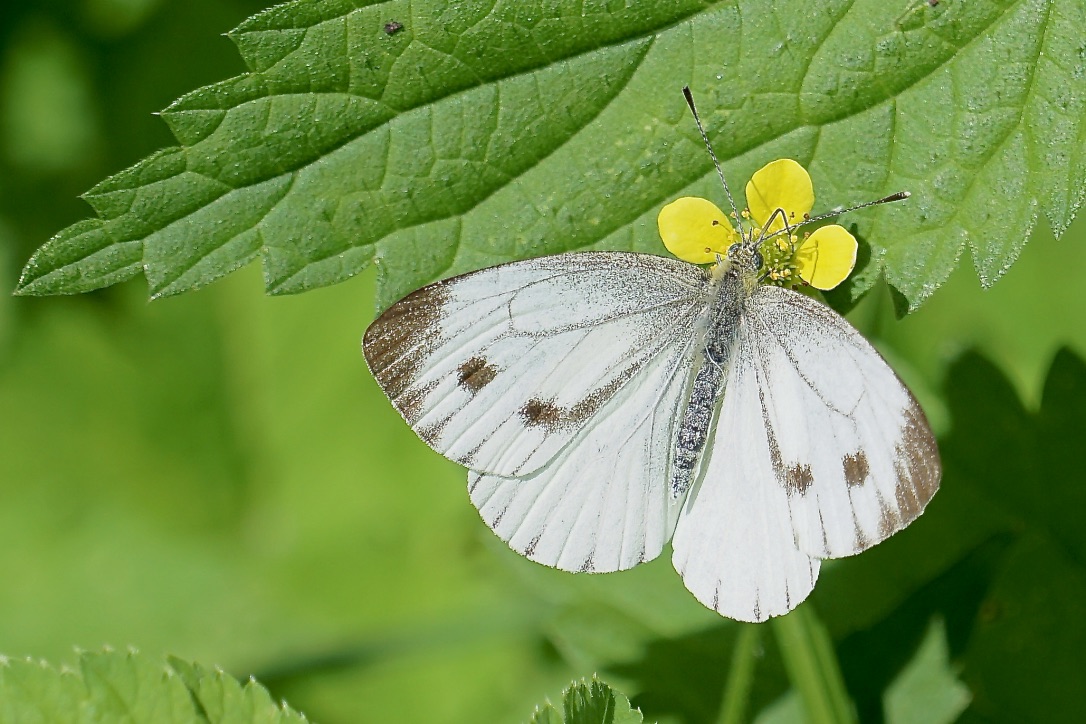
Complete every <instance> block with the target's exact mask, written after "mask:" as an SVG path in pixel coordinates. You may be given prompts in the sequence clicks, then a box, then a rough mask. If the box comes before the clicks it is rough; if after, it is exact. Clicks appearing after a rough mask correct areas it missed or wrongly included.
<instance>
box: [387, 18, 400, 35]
mask: <svg viewBox="0 0 1086 724" xmlns="http://www.w3.org/2000/svg"><path fill="white" fill-rule="evenodd" d="M401 30H403V23H400V22H397V21H395V20H390V21H388V22H387V23H385V34H386V35H395V34H396V33H398V32H400V31H401Z"/></svg>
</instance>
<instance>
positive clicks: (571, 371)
mask: <svg viewBox="0 0 1086 724" xmlns="http://www.w3.org/2000/svg"><path fill="white" fill-rule="evenodd" d="M706 285H707V276H706V274H705V273H704V272H703V271H702V270H700V269H698V268H697V267H693V266H691V265H689V264H685V263H683V262H680V261H678V260H675V259H667V258H663V257H657V256H650V255H645V254H629V253H621V252H584V253H569V254H558V255H555V256H549V257H540V258H537V259H529V260H525V261H521V262H513V263H510V264H502V265H500V266H496V267H490V268H488V269H483V270H481V271H478V272H473V273H470V274H464V275H462V276H459V277H454V278H452V279H448V280H445V281H442V282H437V283H436V284H431V285H430V286H427V287H423V288H422V289H420V290H418V291H416V292H414V293H413V294H411V295H409V296H407V297H406V298H404V299H403V300H401V301H399V302H397V303H396V304H394V305H393V306H392V307H390V308H389V309H388V310H387V311H386V312H385V313H384V314H382V315H381V316H380V317H379V318H378V319H377V320H376V321H375V322H374V323H373V324H372V325H371V326H370V328H369V329H368V330H367V332H366V336H365V339H364V342H363V347H364V350H365V355H366V361H367V362H368V364H369V365H370V369H371V370H372V371H373V373H374V376H375V377H376V379H377V381H378V383H379V384H380V385H381V387H382V388H383V389H384V391H385V393H386V394H387V395H388V396H389V399H390V400H391V401H392V403H393V404H394V405H395V406H396V408H397V409H398V410H399V411H400V413H401V414H402V415H403V416H404V418H405V419H406V420H407V422H408V424H410V425H411V427H412V428H413V429H414V430H415V431H416V432H417V433H418V434H419V436H420V437H421V438H422V439H423V440H424V441H426V443H427V444H429V445H430V446H431V447H432V448H434V449H435V450H437V451H438V452H440V453H441V454H443V455H445V456H446V457H448V458H451V459H452V460H455V461H457V462H459V463H461V464H463V465H465V466H466V467H469V468H471V469H473V470H477V471H481V472H487V473H491V474H494V475H503V476H526V475H529V474H531V473H532V472H534V471H536V470H538V469H540V468H541V467H542V466H544V465H545V464H546V463H547V462H548V461H550V460H551V459H552V458H554V456H555V455H556V454H557V453H558V452H559V451H560V450H562V449H563V448H564V447H565V446H566V445H567V444H568V443H569V441H570V440H571V439H572V438H573V437H574V436H575V435H576V434H577V433H578V431H579V430H580V429H581V428H582V427H584V426H585V425H586V424H587V423H588V421H589V420H591V419H593V418H594V416H595V415H597V414H598V413H599V411H600V410H601V409H602V408H603V407H604V406H605V405H606V404H607V402H608V401H609V400H610V399H611V398H612V397H614V396H615V395H616V394H617V393H618V391H619V390H620V389H622V388H623V387H624V386H625V385H626V384H627V383H628V382H631V381H632V380H633V379H634V378H635V377H636V376H637V375H638V373H639V371H640V370H641V369H642V368H643V367H645V366H646V365H648V364H649V363H650V362H651V361H652V360H654V359H656V358H657V357H658V356H659V355H661V354H662V353H665V351H667V350H673V349H674V348H675V347H676V345H680V346H681V345H683V344H686V343H687V342H688V341H689V340H690V339H692V338H693V337H694V336H695V335H696V331H695V328H696V326H697V324H698V323H699V320H701V319H702V318H703V316H704V310H705V308H706V306H707V305H708V303H709V299H708V296H707V291H706Z"/></svg>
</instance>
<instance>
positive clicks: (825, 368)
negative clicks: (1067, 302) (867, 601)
mask: <svg viewBox="0 0 1086 724" xmlns="http://www.w3.org/2000/svg"><path fill="white" fill-rule="evenodd" d="M740 337H741V338H742V339H744V340H746V342H745V344H746V347H747V349H749V351H750V355H751V363H752V364H753V368H754V372H755V378H756V380H757V384H758V386H759V388H760V389H761V390H762V391H763V392H764V394H763V397H762V399H761V400H760V401H759V404H758V405H757V407H756V408H755V413H756V414H757V420H755V421H754V422H756V423H757V425H758V427H759V428H760V429H761V430H763V431H764V435H765V436H766V442H767V444H768V448H769V457H770V460H771V462H772V467H773V476H772V477H771V478H770V479H771V480H775V481H776V483H777V485H778V486H779V487H780V489H781V490H782V491H783V492H784V493H785V495H786V496H787V502H788V508H789V511H790V517H791V522H792V529H793V531H794V532H795V536H796V541H797V543H798V545H799V547H800V549H802V550H803V551H804V552H805V553H807V554H808V555H811V556H816V557H818V558H836V557H840V556H847V555H852V554H854V553H859V552H860V551H863V550H866V549H867V548H870V547H871V546H873V545H874V544H876V543H878V542H879V541H882V540H884V539H886V538H887V537H889V536H890V535H892V534H893V533H895V532H896V531H898V530H901V529H902V528H904V527H905V526H906V525H908V524H909V523H910V522H912V521H913V520H914V519H915V518H916V517H917V516H919V515H920V514H921V513H922V512H923V510H924V506H926V505H927V503H928V501H929V500H930V499H931V497H932V495H934V494H935V491H936V490H937V489H938V487H939V478H940V476H941V472H942V471H941V466H940V462H939V452H938V449H937V447H936V444H935V439H934V437H933V436H932V433H931V429H930V428H929V427H928V423H927V420H926V418H925V417H924V413H923V411H922V410H921V409H920V406H919V404H917V402H916V399H915V398H914V397H913V396H912V394H911V393H910V392H909V390H908V389H907V388H906V387H905V385H904V384H903V383H902V382H901V380H900V379H899V378H898V376H897V375H896V374H895V373H894V371H893V370H892V369H890V366H889V365H887V364H886V362H885V360H883V359H882V357H881V356H880V355H879V353H878V352H876V351H875V349H874V348H873V347H872V346H871V345H870V344H869V343H868V342H867V340H865V339H864V338H863V336H861V335H860V333H859V332H857V331H856V330H855V329H854V328H853V327H852V326H851V325H850V324H849V323H848V322H846V321H845V320H844V319H843V318H842V317H841V316H839V315H838V314H837V313H835V312H834V311H833V310H831V309H829V308H828V307H826V306H825V305H823V304H821V303H819V302H817V301H815V300H813V299H811V298H809V297H807V296H804V295H802V294H799V293H797V292H793V291H790V290H787V289H781V288H777V287H760V288H759V289H758V290H757V291H756V292H755V293H754V294H753V295H752V296H751V297H750V298H749V299H748V300H747V303H746V306H745V309H744V313H743V323H742V325H741V329H740ZM730 389H731V388H730V386H729V391H730ZM725 404H726V403H725Z"/></svg>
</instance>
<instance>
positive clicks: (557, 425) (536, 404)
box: [520, 370, 637, 431]
mask: <svg viewBox="0 0 1086 724" xmlns="http://www.w3.org/2000/svg"><path fill="white" fill-rule="evenodd" d="M636 371H637V370H630V371H628V372H627V373H626V374H624V375H621V376H619V377H616V378H615V379H613V380H611V381H610V382H608V383H607V384H606V385H604V386H603V387H600V388H599V389H597V390H595V391H593V392H591V393H589V394H588V395H587V396H586V397H585V398H584V399H583V400H581V401H580V402H578V403H576V404H575V405H573V406H572V407H562V406H561V405H558V404H557V403H555V401H554V400H541V399H539V398H536V397H533V398H532V399H530V400H528V401H527V402H526V403H524V406H523V407H521V408H520V415H521V417H523V418H524V422H525V423H527V424H528V426H529V427H543V428H546V429H547V430H548V431H550V430H561V429H568V428H571V427H576V426H577V425H580V424H581V423H583V422H584V421H585V420H587V419H588V418H590V417H592V416H593V415H595V414H596V412H598V411H599V409H600V408H601V407H603V404H604V403H605V402H607V401H608V400H610V399H611V398H612V397H613V396H614V394H615V393H616V392H618V389H619V388H620V387H622V385H623V384H624V383H625V382H626V380H627V379H628V378H629V376H630V374H631V373H633V372H636Z"/></svg>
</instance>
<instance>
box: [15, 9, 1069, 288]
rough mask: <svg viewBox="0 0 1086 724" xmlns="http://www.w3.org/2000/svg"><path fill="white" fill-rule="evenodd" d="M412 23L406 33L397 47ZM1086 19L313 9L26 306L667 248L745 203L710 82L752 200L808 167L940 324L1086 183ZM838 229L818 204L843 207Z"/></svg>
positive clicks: (999, 12) (68, 242) (279, 18)
mask: <svg viewBox="0 0 1086 724" xmlns="http://www.w3.org/2000/svg"><path fill="white" fill-rule="evenodd" d="M390 18H393V19H395V20H397V21H398V22H400V23H402V25H403V26H404V29H403V30H402V31H401V32H397V33H395V34H391V35H390V34H388V33H386V32H385V31H384V25H385V23H387V22H388V21H389V19H390ZM1084 24H1086V9H1084V8H1083V5H1082V3H1081V2H1079V0H1017V1H1015V0H987V1H985V2H973V3H950V2H944V3H939V4H938V5H936V6H935V7H932V6H930V5H929V4H928V3H925V2H920V1H919V0H916V2H913V3H911V4H910V5H909V6H908V7H907V8H906V9H905V12H902V9H901V8H900V7H895V6H893V5H888V4H886V3H876V2H867V3H854V2H851V1H848V0H832V1H831V2H820V3H816V4H814V5H811V4H810V3H807V2H802V1H801V0H785V1H784V2H770V0H744V1H743V2H740V3H738V5H737V4H735V3H728V2H712V1H710V0H682V1H681V2H663V1H659V2H643V3H636V4H628V3H614V2H606V3H605V2H598V3H594V4H590V5H585V4H584V3H582V2H575V1H574V0H562V1H560V2H543V1H542V0H535V2H516V3H512V2H508V3H498V4H494V3H492V2H483V0H473V1H472V2H464V3H455V4H451V5H450V4H448V3H439V2H436V0H429V1H426V0H424V1H422V2H413V3H408V2H407V1H406V0H399V1H393V2H383V3H379V4H369V3H364V2H361V0H358V1H356V2H346V1H345V0H305V1H304V2H291V3H286V4H284V5H281V6H277V7H275V8H272V9H270V10H268V11H266V12H264V13H261V14H259V15H257V16H255V17H253V18H251V19H250V20H248V21H246V22H245V23H243V24H242V25H241V26H240V27H239V28H238V29H236V30H235V31H233V32H232V33H231V34H230V37H231V38H232V39H233V40H234V42H235V43H236V44H237V46H238V48H239V50H240V51H241V54H242V57H243V58H244V59H245V62H246V63H247V64H248V66H249V68H250V70H251V72H249V73H247V74H245V75H241V76H238V77H235V78H232V79H230V80H227V81H223V82H221V83H218V84H215V85H212V86H208V87H205V88H201V89H199V90H197V91H194V92H192V93H190V94H189V95H187V96H185V97H183V98H181V99H180V100H178V101H177V102H175V103H174V104H173V105H171V106H170V107H169V108H167V109H166V110H165V111H164V112H163V114H162V116H163V119H164V120H165V121H166V123H167V124H168V125H169V127H170V129H171V130H172V131H173V133H174V135H175V136H176V137H177V139H178V141H179V143H180V144H181V145H180V146H178V147H174V148H170V149H165V150H163V151H161V152H159V153H157V154H155V155H153V156H151V157H150V158H148V159H147V160H145V161H142V162H140V163H139V164H137V165H136V166H134V167H132V168H130V169H128V170H126V171H123V172H121V173H119V174H117V175H116V176H113V177H111V178H109V179H107V180H106V181H104V182H102V183H100V184H99V185H98V186H96V187H95V188H93V189H92V190H91V191H90V192H88V194H87V195H86V197H85V198H86V199H87V201H89V202H90V204H91V205H92V206H93V207H94V209H95V211H97V213H98V218H97V219H93V220H88V221H83V222H80V223H77V224H75V225H73V226H71V227H69V228H67V229H65V230H63V231H61V232H60V233H59V234H57V235H56V236H55V237H54V238H53V239H51V240H50V241H49V242H47V243H46V244H45V245H44V246H42V247H41V248H40V249H39V250H38V252H37V253H35V254H34V256H33V257H32V258H31V260H30V261H29V262H28V263H27V265H26V268H25V269H24V271H23V275H22V278H21V279H20V282H19V286H18V292H19V293H21V294H62V293H74V292H82V291H86V290H89V289H94V288H98V287H101V286H106V285H109V284H113V283H115V282H117V281H120V280H123V279H128V278H131V277H133V276H135V275H137V274H138V273H139V272H140V271H141V270H142V271H143V273H144V274H145V276H146V278H147V280H148V283H149V285H150V291H151V293H152V295H154V296H162V295H169V294H177V293H181V292H184V291H188V290H191V289H195V288H198V287H201V286H204V285H206V284H208V283H210V282H212V281H214V280H216V279H218V278H220V277H222V276H223V275H225V274H228V273H230V272H231V271H233V270H235V269H237V268H239V267H241V266H243V265H245V264H248V263H249V262H250V261H253V260H254V259H256V258H257V257H261V258H262V261H263V266H264V278H265V286H266V289H267V290H268V291H269V292H270V293H273V294H278V293H290V292H299V291H303V290H307V289H312V288H314V287H320V286H325V285H329V284H334V283H337V282H340V281H343V280H345V279H347V278H349V277H352V276H354V275H355V274H357V273H358V272H359V271H361V270H362V269H364V268H365V267H366V266H367V265H368V264H370V263H371V262H380V270H381V274H380V285H379V290H378V299H379V302H380V303H381V304H382V305H384V304H387V303H388V302H390V301H391V300H393V299H395V298H396V297H398V296H399V295H401V294H403V293H405V292H407V291H409V290H411V289H413V288H415V287H418V286H420V285H422V284H424V283H426V282H428V281H431V280H433V279H435V278H438V277H440V276H446V275H450V274H455V273H459V272H464V271H468V270H471V269H475V268H479V267H482V266H487V265H491V264H494V263H498V262H502V261H508V260H511V259H516V258H523V257H527V256H534V255H540V254H547V253H555V252H561V251H568V250H574V249H587V248H611V249H632V250H638V251H648V252H658V253H662V251H663V248H662V246H661V244H660V243H659V240H658V239H657V236H656V230H655V216H656V213H657V212H658V210H659V208H660V207H661V206H662V204H663V203H665V202H666V201H667V200H669V199H671V198H674V197H675V196H678V195H680V194H686V193H697V194H699V195H704V196H709V197H710V198H715V199H718V200H721V199H722V194H721V192H720V189H719V185H718V183H717V181H716V180H715V175H714V173H713V171H712V168H711V164H710V161H709V158H708V155H707V154H706V152H705V149H704V148H703V146H702V144H701V142H700V140H699V138H698V136H697V133H696V131H695V129H694V127H693V123H692V121H691V119H690V116H689V113H688V112H687V110H686V108H685V105H684V103H683V101H682V97H681V95H680V93H679V90H680V88H681V87H682V85H684V84H690V85H691V87H692V89H693V91H694V94H695V97H696V98H697V99H698V101H699V103H700V106H701V111H702V114H703V116H704V118H705V121H706V123H707V125H708V127H709V131H710V136H711V137H712V139H713V142H714V144H715V146H716V150H717V152H718V154H719V155H720V157H721V158H722V159H723V160H724V166H725V170H726V172H727V173H728V175H729V177H730V178H731V179H732V185H733V186H734V187H735V188H736V190H737V191H738V190H741V189H742V188H743V185H744V183H745V180H746V179H747V178H748V177H749V175H750V174H751V173H752V172H753V171H754V170H755V169H757V168H758V167H759V166H761V165H762V164H764V163H766V162H767V161H769V160H772V159H774V158H778V157H782V156H790V157H794V158H796V159H798V160H799V161H801V162H802V163H804V164H805V165H807V166H808V167H809V168H810V170H811V172H812V175H813V177H814V179H815V183H816V190H817V192H818V194H819V199H820V204H819V207H818V208H819V209H828V208H832V207H834V206H836V205H838V204H847V203H851V202H856V201H865V200H870V199H873V198H878V197H879V196H882V195H885V194H887V193H890V192H893V191H898V190H901V189H903V188H904V189H908V190H910V191H912V192H913V198H912V199H911V200H910V201H908V202H906V203H902V204H897V205H895V206H893V207H886V208H878V209H869V210H865V211H863V212H857V213H856V214H855V215H853V216H849V217H846V219H845V220H844V221H845V223H849V224H854V225H855V230H856V232H857V234H858V235H859V237H860V239H861V242H862V250H861V251H862V255H861V259H863V260H866V261H865V263H864V265H863V267H862V268H861V269H859V271H858V272H857V274H855V275H854V277H853V279H852V280H851V281H850V282H849V284H848V286H847V287H846V288H845V289H844V290H843V291H842V292H841V293H840V294H839V295H838V296H837V297H836V301H837V302H838V303H839V304H847V303H848V302H849V301H850V300H854V299H855V298H857V297H858V296H859V295H860V294H862V293H863V292H864V291H866V290H867V289H869V288H870V287H871V285H872V284H874V283H875V281H876V280H877V279H878V277H879V276H880V275H884V276H885V277H886V279H887V280H888V281H889V282H890V284H891V285H892V286H893V287H894V288H895V290H896V292H897V293H898V295H899V298H900V299H901V300H902V304H903V305H904V306H906V307H910V308H915V307H916V306H917V305H918V304H920V303H921V302H922V301H923V300H924V299H926V298H927V297H928V296H929V295H930V294H931V293H932V292H933V291H934V290H935V289H936V288H937V287H938V286H939V285H940V284H942V282H943V281H945V280H946V278H947V277H948V275H949V274H950V273H951V271H952V270H953V268H954V267H955V266H956V265H957V263H958V261H959V259H960V257H961V255H962V254H963V252H965V251H966V250H968V251H969V253H970V254H971V256H972V258H973V263H974V266H975V268H976V270H977V273H978V275H979V276H980V279H981V282H982V283H983V284H985V285H990V284H992V283H994V282H995V281H996V280H997V279H998V278H999V277H1000V276H1001V275H1002V274H1003V272H1004V271H1006V269H1007V268H1008V267H1009V266H1010V265H1011V264H1012V263H1013V262H1014V260H1015V259H1016V258H1017V256H1018V254H1019V252H1020V251H1021V248H1022V245H1023V244H1024V243H1025V239H1026V238H1027V236H1028V234H1029V230H1030V229H1031V227H1032V226H1033V225H1034V224H1035V222H1036V219H1037V217H1038V216H1039V215H1041V214H1042V213H1043V214H1044V216H1045V217H1046V218H1047V220H1048V222H1049V223H1050V224H1051V226H1052V227H1053V229H1054V230H1055V231H1056V233H1057V234H1060V233H1062V231H1063V230H1064V229H1065V228H1066V226H1067V224H1068V223H1069V222H1070V220H1071V218H1072V216H1073V215H1074V212H1075V210H1076V209H1077V208H1078V206H1079V205H1080V203H1081V201H1082V196H1083V189H1084V188H1086V164H1084V163H1083V159H1084V156H1086V153H1084V150H1086V147H1084V139H1086V126H1084V124H1086V120H1084V119H1086V72H1084V68H1086V43H1084V41H1083V40H1082V35H1081V27H1083V25H1084ZM816 210H817V209H816Z"/></svg>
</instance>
